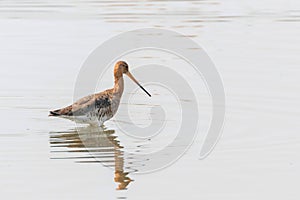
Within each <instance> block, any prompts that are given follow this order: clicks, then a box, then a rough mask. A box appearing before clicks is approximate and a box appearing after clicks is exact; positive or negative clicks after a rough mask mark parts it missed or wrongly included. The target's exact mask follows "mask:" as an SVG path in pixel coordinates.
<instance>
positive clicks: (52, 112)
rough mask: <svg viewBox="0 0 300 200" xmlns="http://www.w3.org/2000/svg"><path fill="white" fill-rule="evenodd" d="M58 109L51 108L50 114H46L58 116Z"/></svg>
mask: <svg viewBox="0 0 300 200" xmlns="http://www.w3.org/2000/svg"><path fill="white" fill-rule="evenodd" d="M59 111H60V109H59V110H53V111H50V114H49V115H48V116H59V115H60V112H59Z"/></svg>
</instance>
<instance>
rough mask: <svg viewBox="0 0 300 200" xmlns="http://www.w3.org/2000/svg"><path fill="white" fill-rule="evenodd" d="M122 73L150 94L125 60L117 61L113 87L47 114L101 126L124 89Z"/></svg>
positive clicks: (118, 100)
mask: <svg viewBox="0 0 300 200" xmlns="http://www.w3.org/2000/svg"><path fill="white" fill-rule="evenodd" d="M123 74H125V75H127V76H128V77H129V78H130V79H131V80H132V81H133V82H135V83H136V84H137V85H138V86H139V87H140V88H141V89H142V90H143V91H144V92H146V94H147V95H148V96H149V97H151V94H150V93H149V92H148V91H147V90H146V89H145V88H144V87H143V86H142V85H141V84H140V83H139V82H138V81H137V80H136V79H135V78H134V76H133V75H132V74H131V73H130V72H129V67H128V64H127V63H126V62H125V61H118V62H116V64H115V66H114V87H113V88H111V89H107V90H105V91H103V92H99V93H95V94H91V95H88V96H86V97H83V98H81V99H79V100H78V101H76V102H75V103H73V104H72V105H69V106H67V107H64V108H61V109H57V110H53V111H50V114H49V116H54V117H61V118H66V119H70V120H73V121H75V122H79V123H87V124H90V125H98V126H102V125H103V123H104V122H105V121H107V120H109V119H111V118H112V117H113V116H114V115H115V114H116V112H117V110H118V107H119V104H120V100H121V97H122V94H123V91H124V79H123Z"/></svg>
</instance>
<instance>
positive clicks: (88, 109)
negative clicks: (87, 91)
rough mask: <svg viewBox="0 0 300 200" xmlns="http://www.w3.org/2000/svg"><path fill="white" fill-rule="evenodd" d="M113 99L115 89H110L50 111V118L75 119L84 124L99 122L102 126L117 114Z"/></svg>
mask: <svg viewBox="0 0 300 200" xmlns="http://www.w3.org/2000/svg"><path fill="white" fill-rule="evenodd" d="M113 97H114V95H113V89H108V90H105V91H103V92H100V93H96V94H92V95H89V96H86V97H83V98H81V99H79V100H78V101H76V102H75V103H73V104H72V105H69V106H67V107H65V108H61V109H58V110H54V111H50V116H59V117H64V118H73V119H74V120H75V121H78V122H83V123H89V122H91V121H93V122H94V121H95V120H97V121H98V123H100V124H102V123H103V122H104V121H106V120H108V119H110V118H112V117H113V115H114V114H115V112H116V111H115V109H114V108H113V107H115V106H116V105H114V104H115V101H114V99H113ZM117 103H118V102H117ZM117 106H118V105H117Z"/></svg>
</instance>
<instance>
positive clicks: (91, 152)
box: [50, 126, 133, 190]
mask: <svg viewBox="0 0 300 200" xmlns="http://www.w3.org/2000/svg"><path fill="white" fill-rule="evenodd" d="M114 132H115V131H114V130H105V129H101V128H99V127H92V126H88V127H80V128H77V129H76V130H70V131H63V132H50V145H51V148H52V150H51V152H52V153H55V154H54V155H55V156H57V155H63V156H60V157H52V159H74V160H75V162H78V163H99V162H100V163H102V164H103V165H104V166H107V167H111V168H114V174H115V176H114V181H115V182H116V183H117V184H118V186H117V188H116V189H117V190H125V189H127V186H128V184H129V183H130V182H132V181H133V180H132V179H130V178H129V173H130V172H132V171H133V170H132V169H131V168H130V167H126V166H125V164H124V163H125V162H124V159H125V158H124V152H123V151H122V149H123V146H121V145H120V141H119V140H118V137H117V136H116V135H114ZM58 153H59V154H58ZM66 153H67V154H66ZM70 153H72V155H71V154H70Z"/></svg>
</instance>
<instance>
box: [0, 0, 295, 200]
mask: <svg viewBox="0 0 300 200" xmlns="http://www.w3.org/2000/svg"><path fill="white" fill-rule="evenodd" d="M299 22H300V6H299V3H298V2H296V1H288V2H286V1H283V0H282V1H276V2H274V1H271V0H268V1H263V2H250V1H245V0H243V1H239V2H237V1H232V0H230V1H226V2H225V1H218V0H216V1H187V2H182V1H151V0H149V1H143V2H132V1H97V0H95V1H71V0H69V1H67V0H64V1H38V2H34V1H21V0H18V1H13V2H11V1H1V2H0V27H1V31H0V44H1V45H0V55H1V59H0V66H1V67H0V74H1V79H0V110H1V114H2V115H1V119H2V124H1V128H0V169H1V170H0V188H1V189H0V191H1V196H2V197H3V198H5V199H18V198H26V199H70V198H72V199H83V198H85V199H130V200H133V199H183V198H188V199H200V198H203V199H221V198H222V199H231V200H232V199H266V198H267V199H299V192H298V190H297V189H298V185H299V178H298V177H299V175H300V171H299V169H300V168H299V164H300V159H299V156H298V152H299V150H300V136H299V130H300V127H299V122H298V121H299V119H298V116H299V112H300V103H299V102H300V101H299V100H300V95H299V93H298V90H299V83H300V80H299V77H300V76H299V75H300V69H299V67H298V66H299V63H300V58H299V56H298V52H299V44H300V43H299V42H300V38H299V34H300V27H299V26H300V24H299ZM144 27H156V28H166V29H170V30H174V31H177V32H179V33H182V34H184V35H186V36H188V37H190V38H191V39H192V40H194V41H196V42H197V43H199V45H201V47H203V48H204V49H205V50H206V52H207V53H208V55H209V56H210V57H211V59H212V60H213V62H214V63H215V65H216V67H217V69H218V70H219V72H220V74H221V76H222V79H223V82H224V87H225V93H226V124H225V127H224V130H223V135H222V138H221V139H220V141H219V142H218V144H217V146H216V148H215V149H214V151H213V152H212V154H211V155H209V157H207V158H206V159H204V160H199V153H200V149H201V144H202V139H203V134H204V132H205V131H203V132H202V131H201V132H200V133H199V135H198V137H197V138H196V140H195V141H194V143H193V145H192V146H191V147H190V148H189V150H188V151H187V152H186V153H185V155H184V156H182V157H181V158H180V159H179V160H177V162H175V163H174V164H172V165H170V166H169V167H167V168H164V169H162V170H159V171H156V172H154V173H146V174H137V173H135V172H137V171H138V170H139V169H141V167H142V166H144V165H147V162H148V160H147V158H145V159H140V157H134V156H132V154H133V153H134V152H135V151H138V152H139V151H142V152H143V151H146V152H151V151H153V150H156V149H157V148H161V147H163V146H164V145H166V144H167V143H168V142H169V140H170V138H172V137H173V136H174V135H172V134H171V133H172V131H173V130H175V128H176V124H177V123H176V122H177V121H176V120H178V119H177V118H175V119H172V120H170V121H169V122H168V123H169V125H168V126H167V127H168V128H169V131H168V133H170V135H162V136H160V137H159V139H157V140H155V139H154V140H153V141H147V140H142V141H141V140H137V139H136V140H130V139H128V135H126V134H123V133H122V131H121V130H120V129H119V128H118V126H116V123H115V122H116V121H120V123H123V124H126V123H128V119H127V118H126V116H125V117H124V116H122V115H120V116H119V117H118V118H117V119H114V120H112V121H110V122H108V123H106V124H105V130H104V132H101V133H100V134H99V132H97V134H93V133H94V132H95V131H93V130H90V128H87V127H82V128H80V129H79V130H76V129H75V124H74V123H72V122H70V121H67V120H64V119H57V118H48V116H47V115H48V111H49V110H51V109H55V108H59V107H61V106H65V105H68V104H69V103H71V102H72V98H73V89H74V85H75V82H76V77H77V75H78V73H79V70H80V68H81V65H82V63H83V62H84V61H85V59H86V58H87V57H88V55H89V54H90V53H91V51H93V50H94V49H95V48H96V47H98V46H99V45H100V44H101V43H102V42H104V41H106V40H107V39H109V38H111V37H112V36H115V35H116V34H119V33H122V32H124V31H129V30H133V29H137V28H144ZM125 58H126V60H129V63H131V64H132V65H133V66H138V65H141V64H142V63H144V62H149V60H150V61H155V62H156V61H158V60H160V61H161V62H163V61H166V62H169V61H172V57H170V58H168V57H167V55H157V54H155V53H153V52H147V55H143V53H142V54H139V53H136V54H132V55H128V56H127V57H125ZM111 69H112V66H111ZM104 77H105V78H104V79H103V80H102V81H103V82H101V84H99V85H98V86H97V89H99V90H103V89H105V88H108V87H110V86H111V85H112V80H111V78H112V76H111V71H108V72H107V74H105V76H104ZM189 78H190V81H191V82H192V83H193V84H196V85H197V86H198V90H199V92H198V93H197V94H198V95H199V96H198V97H199V98H200V99H201V100H202V101H201V103H200V105H199V107H200V110H201V113H200V116H199V118H200V121H201V130H206V129H207V127H208V125H209V120H210V117H211V110H210V109H211V104H210V99H209V95H208V92H207V91H206V90H205V87H204V84H203V82H202V81H199V80H196V79H195V78H194V77H189ZM141 82H143V79H142V80H141ZM125 84H126V86H128V88H130V87H131V88H133V87H134V85H133V84H132V83H130V82H129V81H128V80H126V82H125ZM150 89H151V90H152V89H153V88H151V87H150ZM129 91H130V90H129V89H125V94H124V95H125V97H126V95H127V97H128V96H129V95H130V94H129ZM164 92H165V91H163V90H161V91H160V90H158V92H157V94H158V95H157V96H156V98H154V100H151V99H147V98H146V97H145V95H144V94H143V93H142V92H138V94H137V95H135V96H134V97H135V98H134V99H132V101H131V104H129V105H128V104H127V103H126V102H122V104H121V107H120V109H121V108H122V107H125V106H130V108H131V111H132V115H130V117H132V120H133V121H134V122H136V123H137V124H139V125H141V126H143V125H147V123H149V118H148V116H147V114H148V109H149V108H150V107H151V106H155V105H163V106H164V108H165V109H167V110H168V109H169V110H170V112H172V110H173V108H174V106H176V104H175V101H174V102H173V101H172V98H168V97H170V96H171V95H170V94H168V93H167V92H165V93H164ZM181 101H183V100H181ZM187 101H188V100H187ZM175 110H176V109H175ZM173 112H174V113H171V114H172V116H176V112H175V111H173ZM145 113H146V114H145ZM155 142H157V143H155ZM95 146H96V147H97V148H94V147H95ZM173 148H179V147H177V146H175V147H173ZM91 152H92V153H91ZM133 155H135V154H133ZM117 189H119V190H117ZM16 191H17V192H16Z"/></svg>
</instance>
